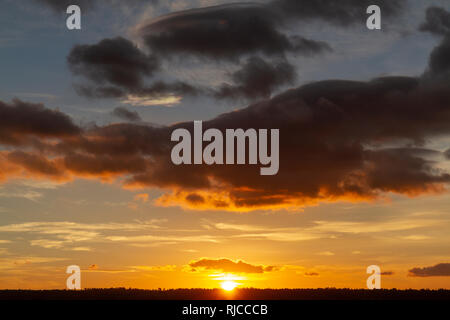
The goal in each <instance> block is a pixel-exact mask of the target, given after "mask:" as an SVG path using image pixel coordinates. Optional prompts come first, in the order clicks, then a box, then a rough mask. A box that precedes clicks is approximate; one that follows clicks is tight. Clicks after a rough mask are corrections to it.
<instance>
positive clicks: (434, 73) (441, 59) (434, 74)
mask: <svg viewBox="0 0 450 320" xmlns="http://www.w3.org/2000/svg"><path fill="white" fill-rule="evenodd" d="M420 30H422V31H428V32H431V33H433V34H436V35H442V36H444V37H443V39H442V41H441V43H440V44H439V45H438V46H437V47H435V48H434V49H433V51H432V52H431V55H430V59H429V63H428V65H429V67H428V70H427V71H426V73H425V75H424V78H425V79H427V80H431V81H433V80H436V79H438V80H442V78H446V79H447V81H448V79H450V12H448V11H447V10H445V9H443V8H439V7H430V8H428V9H427V14H426V19H425V22H424V23H423V24H422V25H421V26H420Z"/></svg>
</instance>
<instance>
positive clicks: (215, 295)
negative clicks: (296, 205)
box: [0, 288, 450, 300]
mask: <svg viewBox="0 0 450 320" xmlns="http://www.w3.org/2000/svg"><path fill="white" fill-rule="evenodd" d="M0 300H450V290H444V289H440V290H396V289H380V290H365V289H332V288H330V289H328V288H327V289H252V288H242V289H235V290H234V291H232V292H225V291H223V290H221V289H170V290H141V289H125V288H112V289H84V290H79V291H68V290H0Z"/></svg>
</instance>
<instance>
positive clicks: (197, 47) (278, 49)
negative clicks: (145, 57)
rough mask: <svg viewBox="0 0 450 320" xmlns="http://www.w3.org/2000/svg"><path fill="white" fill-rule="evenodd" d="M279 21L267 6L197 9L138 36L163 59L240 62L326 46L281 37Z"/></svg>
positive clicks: (173, 16) (150, 24)
mask: <svg viewBox="0 0 450 320" xmlns="http://www.w3.org/2000/svg"><path fill="white" fill-rule="evenodd" d="M278 26H279V22H278V20H277V17H276V16H274V15H273V13H272V12H271V11H270V10H268V8H267V7H266V6H264V5H258V4H251V3H246V4H244V3H239V4H229V5H220V6H213V7H207V8H201V9H192V10H186V11H182V12H177V13H174V14H170V15H167V16H163V17H161V18H159V19H156V20H154V21H150V22H148V23H143V24H141V25H140V26H139V28H138V29H137V34H138V35H139V36H140V37H142V38H143V40H144V43H145V44H146V46H147V47H148V49H149V50H151V51H152V52H154V53H155V54H157V55H159V56H162V57H170V56H172V55H182V54H189V55H194V56H198V57H206V58H210V59H221V60H232V61H237V60H239V59H240V58H241V57H242V56H243V55H246V54H254V53H259V52H262V53H264V54H265V55H267V56H277V55H278V56H279V55H284V54H285V53H286V52H295V53H300V54H308V55H310V54H311V53H319V52H323V51H324V50H327V49H329V47H327V46H326V45H325V44H324V43H322V42H316V41H313V40H308V39H305V38H303V37H299V36H296V37H289V36H287V35H285V34H283V33H282V32H281V31H279V28H278Z"/></svg>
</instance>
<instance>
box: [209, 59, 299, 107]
mask: <svg viewBox="0 0 450 320" xmlns="http://www.w3.org/2000/svg"><path fill="white" fill-rule="evenodd" d="M231 78H232V80H233V83H234V85H223V86H222V87H221V88H220V90H219V91H218V92H217V93H216V97H218V98H228V99H239V98H249V99H257V98H269V97H270V95H271V93H272V92H273V91H274V90H275V89H277V88H278V87H280V86H282V85H286V84H292V83H293V82H294V80H295V78H296V74H295V70H294V67H293V66H292V65H290V64H289V63H288V62H286V61H281V62H278V63H268V62H266V61H265V60H263V59H262V58H259V57H252V58H249V59H248V60H247V61H246V63H245V65H244V66H243V67H242V69H240V70H238V71H236V72H235V73H233V74H232V76H231Z"/></svg>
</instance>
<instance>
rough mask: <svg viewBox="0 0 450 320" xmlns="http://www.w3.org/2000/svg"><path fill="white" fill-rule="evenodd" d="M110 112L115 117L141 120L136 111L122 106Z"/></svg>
mask: <svg viewBox="0 0 450 320" xmlns="http://www.w3.org/2000/svg"><path fill="white" fill-rule="evenodd" d="M111 114H112V115H113V116H115V117H117V118H120V119H123V120H126V121H141V120H142V119H141V116H140V115H139V113H137V112H136V111H130V110H128V109H126V108H124V107H117V108H115V109H114V110H113V111H112V112H111Z"/></svg>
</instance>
